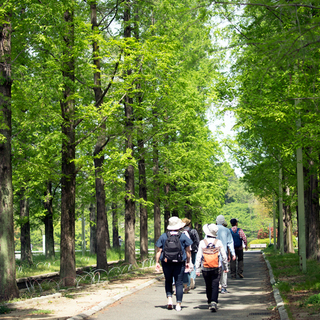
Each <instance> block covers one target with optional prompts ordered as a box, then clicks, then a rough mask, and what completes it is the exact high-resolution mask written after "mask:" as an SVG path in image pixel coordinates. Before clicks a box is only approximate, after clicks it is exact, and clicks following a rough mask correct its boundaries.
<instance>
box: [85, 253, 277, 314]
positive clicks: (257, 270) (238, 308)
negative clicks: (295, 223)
mask: <svg viewBox="0 0 320 320" xmlns="http://www.w3.org/2000/svg"><path fill="white" fill-rule="evenodd" d="M244 276H245V278H244V279H239V278H237V279H231V278H230V274H229V275H228V291H229V293H227V294H219V304H218V312H216V313H212V312H210V311H209V310H208V306H207V299H206V294H205V285H204V280H203V278H202V277H199V278H197V279H196V288H195V289H194V290H191V291H190V293H188V294H184V296H183V302H182V310H181V311H180V312H177V311H175V310H167V308H166V303H167V299H166V296H165V290H164V279H161V280H159V281H157V282H156V283H154V284H152V285H151V286H148V287H146V288H144V289H142V290H140V291H138V292H136V293H134V294H132V295H129V296H127V297H124V298H123V299H120V300H119V301H117V302H115V303H113V304H112V305H109V306H107V307H106V308H104V309H103V310H101V311H99V312H97V313H96V314H94V315H92V316H91V317H89V318H88V319H90V320H122V319H138V320H151V319H152V320H165V319H192V320H195V319H212V318H213V317H214V318H215V319H224V320H229V319H230V320H231V319H232V320H234V319H237V320H241V319H249V320H267V319H269V320H271V319H272V320H275V319H280V317H279V314H278V311H272V309H273V307H275V306H276V302H275V300H274V297H273V292H272V290H271V287H270V280H269V271H268V267H267V265H266V263H265V261H264V259H263V256H262V254H261V253H260V251H259V252H249V251H248V252H245V254H244ZM174 305H175V297H174Z"/></svg>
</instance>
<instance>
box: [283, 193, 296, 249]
mask: <svg viewBox="0 0 320 320" xmlns="http://www.w3.org/2000/svg"><path fill="white" fill-rule="evenodd" d="M286 193H287V197H288V198H289V196H290V190H289V188H286ZM283 208H284V212H283V221H284V228H283V230H284V231H283V233H284V235H283V236H284V252H285V253H294V248H293V241H292V214H291V208H290V205H283Z"/></svg>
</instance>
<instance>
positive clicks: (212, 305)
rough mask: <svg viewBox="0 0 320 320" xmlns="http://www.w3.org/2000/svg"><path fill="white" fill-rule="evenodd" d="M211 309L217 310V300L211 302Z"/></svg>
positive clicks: (212, 310)
mask: <svg viewBox="0 0 320 320" xmlns="http://www.w3.org/2000/svg"><path fill="white" fill-rule="evenodd" d="M210 310H211V312H217V304H216V303H215V302H211V305H210Z"/></svg>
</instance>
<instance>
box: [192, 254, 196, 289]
mask: <svg viewBox="0 0 320 320" xmlns="http://www.w3.org/2000/svg"><path fill="white" fill-rule="evenodd" d="M196 257H197V253H196V252H194V251H192V252H191V260H192V265H193V270H192V271H191V273H190V289H194V288H195V283H196V268H195V264H196Z"/></svg>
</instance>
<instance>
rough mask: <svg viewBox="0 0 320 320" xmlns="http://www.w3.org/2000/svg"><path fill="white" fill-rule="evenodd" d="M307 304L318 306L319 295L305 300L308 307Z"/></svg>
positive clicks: (319, 301)
mask: <svg viewBox="0 0 320 320" xmlns="http://www.w3.org/2000/svg"><path fill="white" fill-rule="evenodd" d="M309 304H320V293H318V294H314V295H313V296H310V297H309V298H308V299H307V300H306V305H309Z"/></svg>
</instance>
